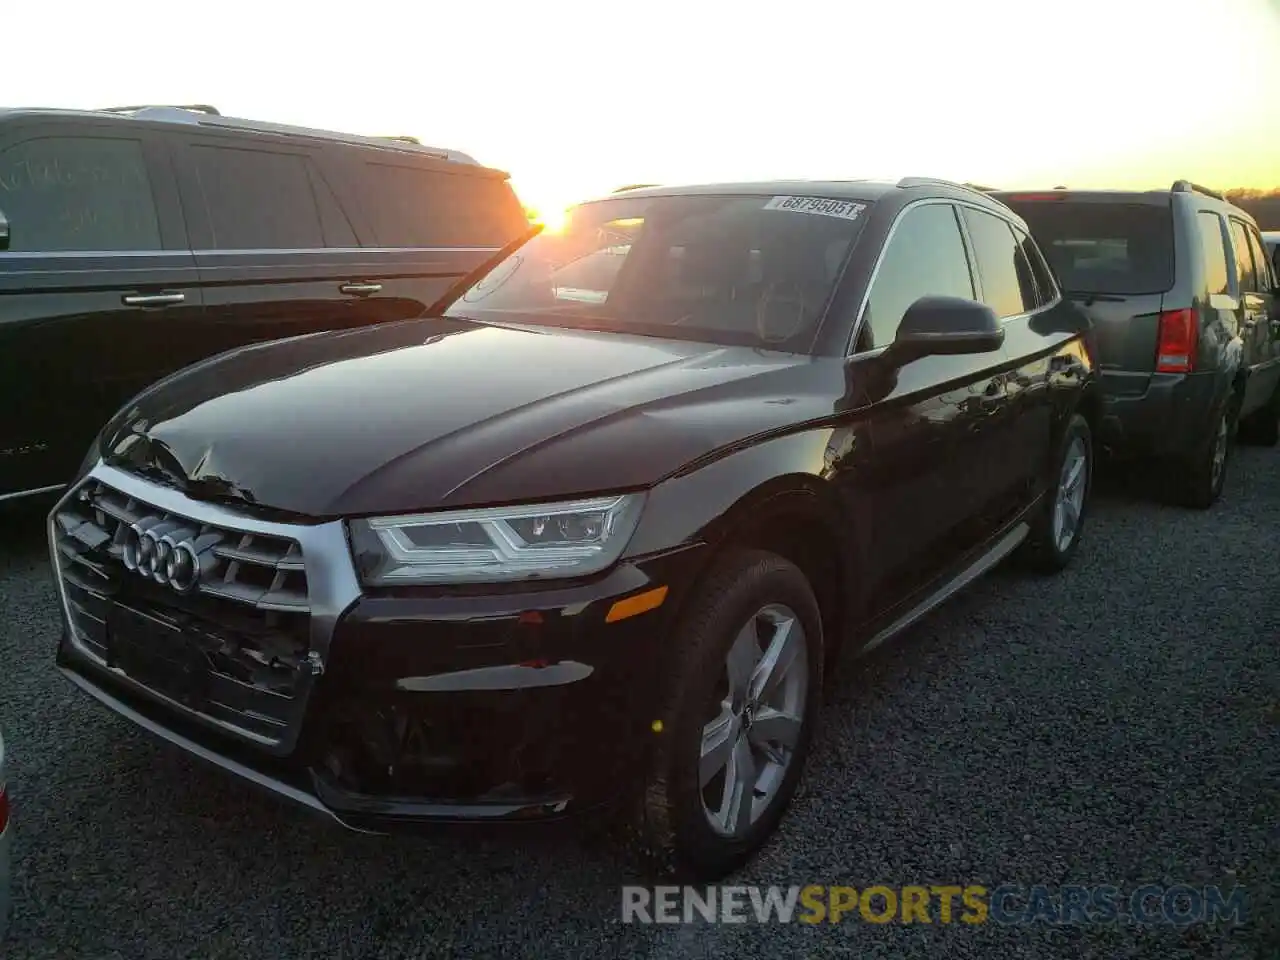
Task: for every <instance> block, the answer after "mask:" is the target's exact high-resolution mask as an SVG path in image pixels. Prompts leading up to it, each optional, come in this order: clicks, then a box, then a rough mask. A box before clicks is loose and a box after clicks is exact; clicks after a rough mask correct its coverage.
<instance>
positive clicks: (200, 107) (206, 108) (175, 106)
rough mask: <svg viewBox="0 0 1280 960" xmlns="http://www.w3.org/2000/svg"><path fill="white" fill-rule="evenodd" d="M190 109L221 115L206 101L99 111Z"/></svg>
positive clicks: (143, 105) (110, 108) (105, 108)
mask: <svg viewBox="0 0 1280 960" xmlns="http://www.w3.org/2000/svg"><path fill="white" fill-rule="evenodd" d="M157 108H163V109H166V110H190V111H191V112H192V113H205V114H208V115H209V116H211V117H220V116H222V111H220V110H219V109H218V108H217V107H211V106H209V105H208V104H207V103H142V104H138V105H137V106H133V107H103V108H102V109H101V110H100V111H99V112H100V113H137V112H138V111H139V110H155V109H157Z"/></svg>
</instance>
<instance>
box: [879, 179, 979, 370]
mask: <svg viewBox="0 0 1280 960" xmlns="http://www.w3.org/2000/svg"><path fill="white" fill-rule="evenodd" d="M927 296H945V297H966V298H968V299H973V278H972V276H970V273H969V260H968V258H967V257H966V256H965V252H964V240H963V238H962V237H961V234H960V224H959V222H958V221H957V220H956V213H955V208H954V207H952V206H951V205H950V204H945V203H929V204H924V205H923V206H919V207H914V208H912V209H910V210H908V211H907V212H906V213H904V214H903V215H902V219H901V220H899V221H898V225H897V229H896V230H894V232H893V236H892V237H890V239H889V247H888V249H887V250H885V253H884V259H883V260H882V261H881V262H880V269H879V271H878V272H877V273H876V277H875V280H874V282H873V283H872V286H871V294H870V296H869V297H868V298H867V309H866V312H865V313H864V314H863V321H862V332H861V334H860V335H859V338H858V349H859V350H873V349H875V348H877V347H887V346H888V345H889V344H890V343H892V342H893V338H894V336H895V335H896V334H897V332H898V324H900V323H901V322H902V315H903V314H904V313H906V312H907V308H908V307H910V306H911V304H913V303H915V302H916V301H917V300H919V299H920V298H921V297H927Z"/></svg>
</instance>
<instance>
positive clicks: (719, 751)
mask: <svg viewBox="0 0 1280 960" xmlns="http://www.w3.org/2000/svg"><path fill="white" fill-rule="evenodd" d="M808 657H809V651H808V638H807V637H806V636H805V631H804V625H803V623H802V622H801V620H800V617H799V616H798V615H797V614H796V612H795V611H794V610H792V609H791V608H790V607H787V606H784V605H782V604H769V605H768V606H765V607H762V608H761V609H759V610H757V611H756V612H755V613H754V614H753V615H752V616H751V617H750V619H748V620H747V622H746V623H745V624H743V625H742V627H741V628H740V629H739V630H738V632H737V634H736V636H735V637H734V641H733V645H732V646H731V647H730V648H729V652H728V654H727V655H726V657H725V669H724V676H723V677H722V679H721V683H720V688H719V691H718V693H719V696H718V697H717V700H716V702H715V705H714V708H713V711H714V716H713V717H712V719H711V720H710V721H709V722H708V723H707V724H706V725H705V726H704V727H703V729H702V745H701V750H700V752H699V785H700V788H701V794H702V807H703V812H704V813H705V814H706V817H707V820H708V822H709V823H710V824H711V827H712V829H713V830H714V831H715V832H716V833H717V834H719V835H720V836H722V837H730V838H739V837H742V836H743V835H744V834H746V832H747V831H748V830H750V828H751V827H752V826H753V825H754V824H755V823H756V822H758V821H759V820H760V818H761V817H763V816H764V815H765V813H766V811H768V810H769V808H770V806H771V805H772V803H773V801H774V798H775V797H776V796H777V795H778V791H779V789H780V788H781V786H782V783H783V781H784V779H785V778H786V775H787V771H788V769H789V768H790V766H791V763H792V761H793V759H794V757H795V752H796V747H797V744H798V743H799V742H800V734H801V732H802V730H803V728H804V722H805V704H806V701H807V699H808V695H809V664H808Z"/></svg>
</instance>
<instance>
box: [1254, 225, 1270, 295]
mask: <svg viewBox="0 0 1280 960" xmlns="http://www.w3.org/2000/svg"><path fill="white" fill-rule="evenodd" d="M1248 233H1249V252H1250V253H1252V254H1253V262H1254V265H1255V266H1256V267H1257V268H1258V292H1259V293H1270V292H1271V290H1272V288H1273V287H1275V285H1276V284H1275V280H1274V279H1273V278H1272V275H1271V261H1270V260H1269V259H1268V258H1267V254H1266V251H1265V250H1264V249H1263V248H1262V240H1261V239H1260V238H1259V237H1258V232H1257V231H1256V230H1254V229H1253V228H1252V227H1251V228H1249V231H1248Z"/></svg>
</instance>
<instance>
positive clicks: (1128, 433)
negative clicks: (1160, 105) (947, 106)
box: [993, 180, 1280, 508]
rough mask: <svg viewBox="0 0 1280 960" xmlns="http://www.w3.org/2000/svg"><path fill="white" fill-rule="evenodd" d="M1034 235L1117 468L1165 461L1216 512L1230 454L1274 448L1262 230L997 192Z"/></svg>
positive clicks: (1170, 207)
mask: <svg viewBox="0 0 1280 960" xmlns="http://www.w3.org/2000/svg"><path fill="white" fill-rule="evenodd" d="M993 193H994V195H995V196H996V197H997V198H998V199H1000V200H1002V201H1004V202H1005V203H1006V204H1008V205H1009V206H1010V207H1012V208H1013V209H1014V210H1015V211H1017V213H1018V214H1020V215H1021V216H1022V217H1023V218H1024V219H1025V220H1026V222H1027V224H1028V226H1030V228H1031V231H1032V233H1033V234H1034V235H1035V237H1036V239H1037V240H1038V241H1039V243H1040V246H1041V248H1042V249H1043V250H1044V252H1045V255H1046V256H1047V257H1048V259H1049V261H1050V265H1051V267H1052V268H1053V270H1054V271H1055V272H1056V274H1057V276H1058V278H1059V281H1060V283H1061V285H1062V288H1063V290H1064V291H1066V293H1067V295H1068V296H1069V297H1070V298H1071V299H1073V300H1075V301H1076V302H1077V303H1078V304H1079V305H1080V306H1081V307H1082V308H1083V309H1084V311H1085V312H1086V313H1087V314H1088V315H1089V317H1090V318H1091V320H1092V321H1093V325H1094V329H1095V342H1096V344H1097V350H1098V356H1097V357H1096V358H1095V359H1096V360H1097V362H1098V366H1099V369H1100V372H1101V375H1102V384H1103V392H1104V403H1105V415H1104V418H1103V421H1102V424H1101V434H1102V436H1101V440H1102V443H1103V444H1104V446H1105V447H1106V448H1108V450H1109V451H1110V452H1112V453H1113V454H1116V455H1119V456H1123V457H1141V458H1148V459H1154V460H1159V461H1161V462H1162V463H1163V464H1164V465H1166V466H1167V467H1168V470H1167V473H1166V476H1167V477H1168V479H1169V480H1170V481H1171V482H1172V485H1173V493H1174V494H1175V496H1176V497H1177V499H1179V500H1180V501H1181V502H1183V503H1185V504H1186V505H1188V506H1193V507H1200V508H1206V507H1209V506H1211V505H1212V504H1213V503H1214V502H1215V501H1216V500H1217V499H1218V497H1219V495H1220V494H1221V492H1222V486H1223V481H1224V479H1225V477H1226V468H1227V462H1228V458H1229V454H1230V450H1231V445H1232V441H1233V439H1234V438H1235V436H1236V434H1237V430H1238V433H1239V438H1240V439H1241V440H1243V441H1251V442H1256V443H1261V444H1265V445H1272V444H1274V443H1276V441H1277V438H1278V436H1280V430H1278V427H1280V341H1278V340H1277V335H1278V334H1280V318H1277V317H1275V299H1276V293H1277V290H1276V283H1277V281H1276V276H1275V271H1274V268H1273V264H1272V259H1271V257H1270V256H1268V255H1267V252H1266V250H1265V247H1264V244H1263V241H1262V238H1261V236H1260V234H1259V232H1258V226H1257V224H1256V222H1255V221H1254V219H1253V217H1251V216H1250V215H1249V214H1248V213H1246V212H1245V211H1244V210H1241V209H1240V208H1239V207H1236V206H1234V205H1233V204H1231V203H1230V202H1228V201H1227V200H1226V199H1225V198H1224V197H1223V196H1222V194H1220V193H1216V192H1214V191H1212V190H1208V189H1206V188H1204V187H1200V186H1198V185H1195V184H1192V183H1188V182H1187V181H1185V180H1180V181H1178V182H1176V183H1175V184H1174V185H1173V186H1172V187H1171V188H1170V189H1168V190H1154V191H1145V192H1137V191H1133V192H1121V191H1111V190H1108V191H1079V190H1065V189H1056V190H1046V191H1041V192H1030V193H1028V192H1017V193H1015V192H1005V191H993Z"/></svg>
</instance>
